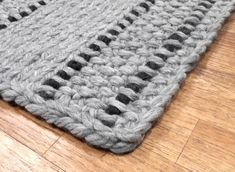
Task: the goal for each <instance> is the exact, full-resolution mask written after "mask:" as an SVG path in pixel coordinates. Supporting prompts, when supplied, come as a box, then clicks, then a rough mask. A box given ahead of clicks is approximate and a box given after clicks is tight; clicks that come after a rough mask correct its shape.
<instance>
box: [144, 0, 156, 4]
mask: <svg viewBox="0 0 235 172" xmlns="http://www.w3.org/2000/svg"><path fill="white" fill-rule="evenodd" d="M146 1H149V2H151V3H152V4H155V0H146Z"/></svg>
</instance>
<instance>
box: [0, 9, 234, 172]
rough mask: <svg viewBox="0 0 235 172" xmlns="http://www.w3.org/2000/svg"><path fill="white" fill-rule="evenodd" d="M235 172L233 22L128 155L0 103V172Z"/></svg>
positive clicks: (227, 24)
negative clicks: (92, 144)
mask: <svg viewBox="0 0 235 172" xmlns="http://www.w3.org/2000/svg"><path fill="white" fill-rule="evenodd" d="M14 171H17V172H26V171H27V172H28V171H35V172H39V171H42V172H47V171H48V172H50V171H67V172H73V171H79V172H80V171H81V172H82V171H85V172H89V171H95V172H98V171H102V172H103V171H109V172H110V171H111V172H113V171H114V172H115V171H125V172H127V171H131V172H133V171H148V172H151V171H154V172H155V171H163V172H168V171H177V172H179V171H202V172H205V171H218V172H222V171H227V172H232V171H235V14H233V15H232V16H231V17H230V18H229V19H228V21H227V22H226V24H225V25H224V27H223V29H222V30H221V31H220V33H219V36H218V39H217V40H216V41H215V42H214V44H213V45H211V46H210V48H209V49H208V51H207V53H206V54H205V55H204V57H203V59H202V61H201V62H200V64H199V66H198V67H197V68H196V69H195V70H194V71H193V72H192V73H191V74H190V75H189V77H188V78H187V80H186V81H185V83H184V84H183V86H182V89H181V90H180V91H179V92H178V94H177V95H176V97H175V99H174V100H173V102H172V103H171V104H170V106H169V107H168V109H167V111H166V112H165V114H164V116H163V117H162V119H161V120H160V121H159V122H158V123H157V124H156V125H155V127H154V128H153V129H152V130H151V131H150V132H149V133H148V134H147V136H146V138H145V140H144V142H143V144H142V145H141V146H140V147H139V148H138V149H136V150H135V151H134V152H132V153H130V154H127V155H122V156H117V155H114V154H112V153H108V152H105V151H101V150H97V149H94V148H91V147H89V146H88V145H87V144H85V143H83V142H81V141H79V140H77V139H75V138H74V137H73V136H71V135H69V134H67V133H64V132H62V131H60V130H59V129H55V128H53V127H51V126H49V125H48V124H46V123H45V122H43V121H41V120H38V119H36V118H34V117H33V116H32V115H30V114H29V113H27V112H25V111H24V110H22V109H20V108H19V107H13V106H12V105H9V104H7V103H5V102H3V101H0V172H14Z"/></svg>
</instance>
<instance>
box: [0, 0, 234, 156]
mask: <svg viewBox="0 0 235 172" xmlns="http://www.w3.org/2000/svg"><path fill="white" fill-rule="evenodd" d="M234 4H235V1H234V0H17V1H16V0H0V61H1V63H0V95H1V97H2V98H3V99H4V100H6V101H10V102H15V103H17V104H18V105H20V106H23V107H25V108H26V109H27V110H28V111H29V112H31V113H32V114H34V115H36V116H39V117H42V118H43V119H45V120H46V121H47V122H48V123H52V124H55V125H56V126H58V127H61V128H64V129H66V130H68V131H69V132H71V133H72V134H73V135H74V136H76V137H78V138H81V139H85V140H86V141H87V142H88V143H90V144H91V145H94V146H97V147H101V148H104V149H109V150H111V151H113V152H115V153H124V152H129V151H131V150H133V149H134V148H135V147H136V146H137V145H139V144H140V143H141V141H142V140H143V138H144V135H145V133H146V132H147V131H148V130H149V129H150V128H151V126H152V124H153V122H154V121H156V119H157V118H158V117H159V116H160V115H161V114H162V112H163V110H164V107H165V106H166V104H167V103H168V102H169V101H170V100H171V97H172V96H173V95H174V94H175V92H176V91H177V90H178V88H179V86H180V83H181V82H182V81H183V80H184V79H185V78H186V74H187V72H189V71H190V70H192V69H193V67H194V66H195V64H196V63H197V62H198V60H199V59H200V54H202V53H203V52H204V51H205V50H206V47H207V46H208V45H209V44H210V43H211V42H212V40H213V39H214V37H215V36H216V33H217V31H218V30H219V29H220V27H221V24H222V23H223V21H224V20H225V18H226V17H227V16H229V14H230V13H231V11H232V10H233V8H234ZM22 125H23V124H22Z"/></svg>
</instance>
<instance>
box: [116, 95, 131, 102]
mask: <svg viewBox="0 0 235 172" xmlns="http://www.w3.org/2000/svg"><path fill="white" fill-rule="evenodd" d="M116 100H118V101H120V102H122V103H124V104H128V103H129V102H130V101H131V99H130V98H129V97H127V96H126V95H125V94H122V93H119V94H118V95H117V97H116Z"/></svg>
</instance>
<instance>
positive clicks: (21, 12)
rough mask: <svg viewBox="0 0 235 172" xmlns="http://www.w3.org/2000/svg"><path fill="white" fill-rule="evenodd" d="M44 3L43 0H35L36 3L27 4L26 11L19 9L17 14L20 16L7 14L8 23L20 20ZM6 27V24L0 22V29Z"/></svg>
mask: <svg viewBox="0 0 235 172" xmlns="http://www.w3.org/2000/svg"><path fill="white" fill-rule="evenodd" d="M0 2H3V0H2V1H0ZM45 5H47V4H46V2H45V1H43V0H40V1H38V2H37V4H34V5H29V6H28V7H27V9H28V10H27V11H20V12H19V15H20V16H21V18H16V17H14V16H11V15H9V16H8V18H7V20H8V21H9V22H10V23H12V22H17V21H19V20H21V19H22V18H24V17H27V16H29V15H30V14H31V13H33V12H34V11H36V10H37V9H38V8H40V7H41V6H45ZM28 11H30V12H31V13H29V12H28ZM6 28H7V24H1V23H0V30H2V29H6Z"/></svg>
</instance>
